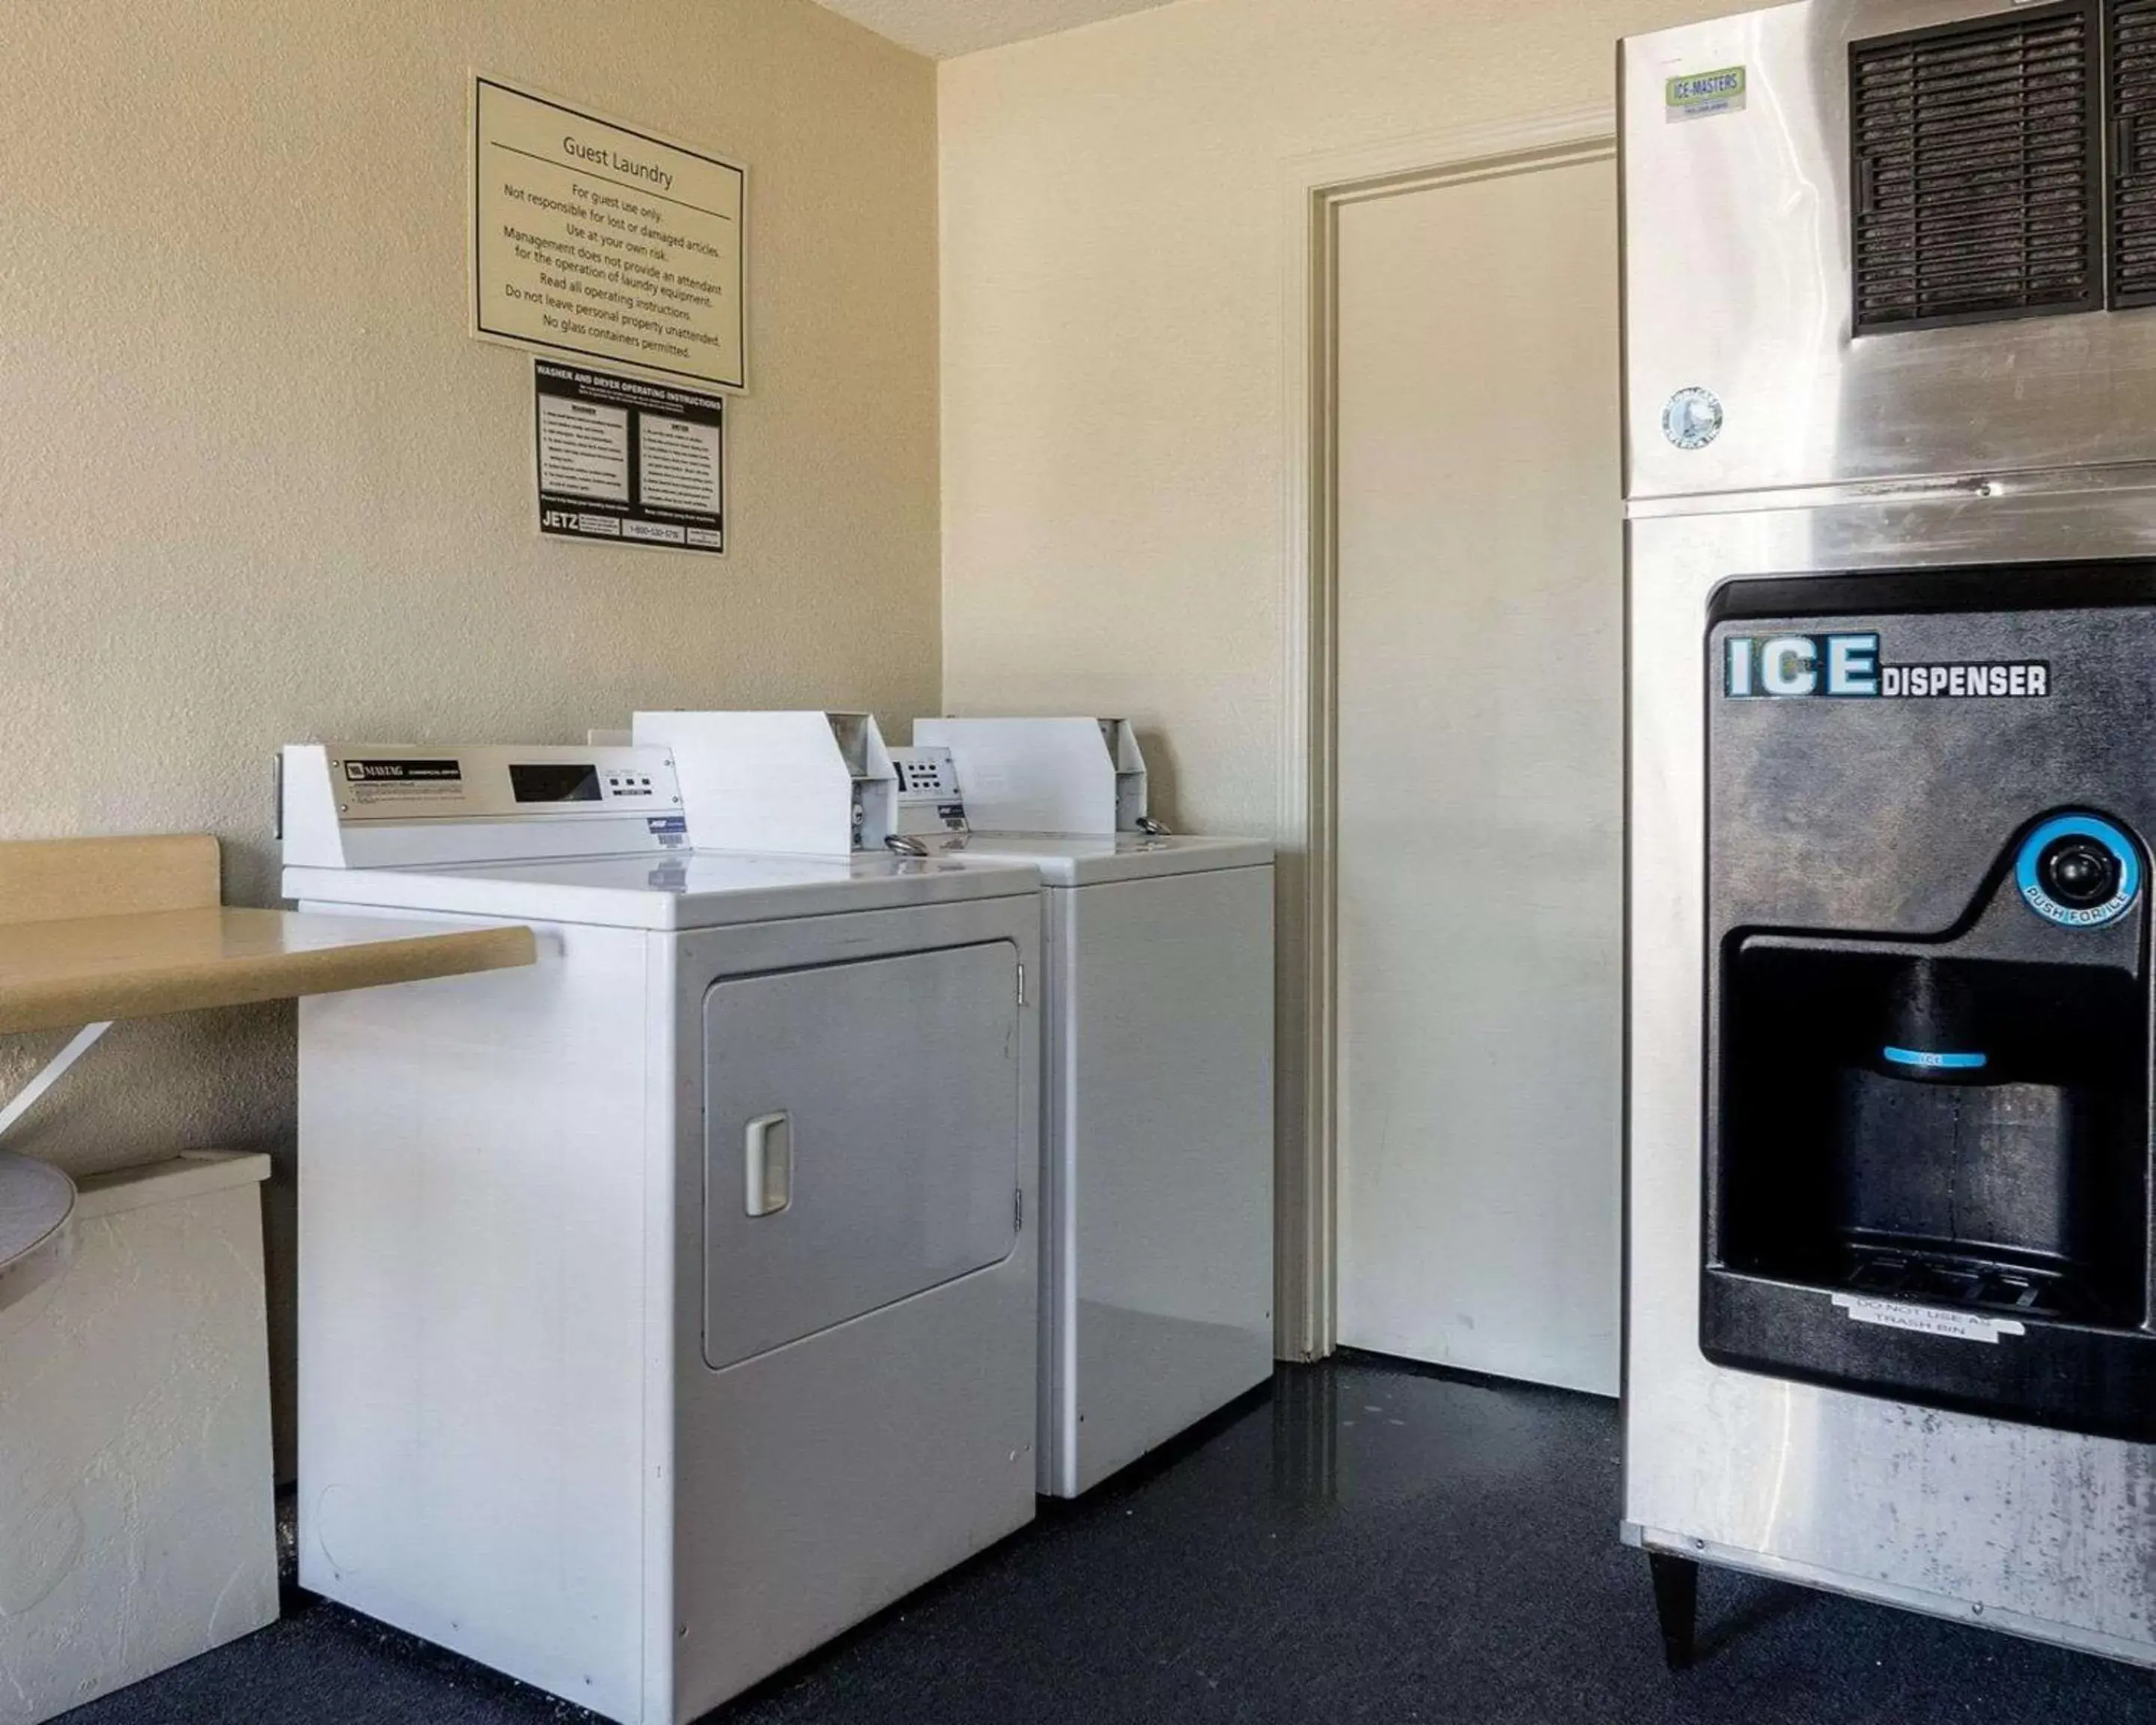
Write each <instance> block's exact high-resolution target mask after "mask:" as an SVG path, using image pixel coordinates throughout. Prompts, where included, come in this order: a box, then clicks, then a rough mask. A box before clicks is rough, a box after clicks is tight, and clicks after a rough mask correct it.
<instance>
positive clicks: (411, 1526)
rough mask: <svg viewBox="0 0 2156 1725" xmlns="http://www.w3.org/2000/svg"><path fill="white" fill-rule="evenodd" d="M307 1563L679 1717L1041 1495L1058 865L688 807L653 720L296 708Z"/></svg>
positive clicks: (321, 1580)
mask: <svg viewBox="0 0 2156 1725" xmlns="http://www.w3.org/2000/svg"><path fill="white" fill-rule="evenodd" d="M282 765H283V795H282V803H283V810H284V838H285V860H286V864H287V867H286V870H285V892H286V894H287V896H290V897H292V898H295V899H297V900H299V901H301V902H302V903H303V904H306V905H309V906H336V908H337V909H338V910H340V911H346V912H351V911H362V912H363V911H367V910H369V909H378V910H379V911H381V912H382V914H385V915H392V914H393V915H395V916H412V915H413V914H415V913H417V914H420V915H429V916H443V917H446V918H453V919H457V920H490V919H503V920H510V921H515V922H525V923H528V924H531V926H533V927H535V928H536V930H537V931H538V932H539V935H540V944H541V958H540V962H539V964H538V966H537V968H536V969H529V970H521V971H509V972H497V973H490V974H487V975H483V976H475V977H468V978H454V979H449V980H445V981H441V982H428V983H412V984H408V985H405V986H403V987H398V988H387V989H381V990H376V991H372V993H367V994H365V995H351V996H323V997H321V998H318V999H311V1000H308V1001H305V1002H303V1003H302V1004H301V1007H300V1170H301V1173H300V1579H301V1581H302V1583H303V1584H305V1586H307V1587H309V1588H311V1589H315V1590H316V1591H317V1592H320V1593H322V1594H327V1595H328V1596H330V1597H331V1598H334V1599H339V1600H341V1601H342V1602H344V1603H346V1604H349V1605H352V1606H353V1607H355V1608H357V1609H360V1610H362V1611H364V1612H367V1613H368V1614H370V1615H373V1616H376V1617H378V1618H381V1619H382V1620H386V1621H388V1622H390V1623H393V1624H395V1625H398V1626H399V1627H401V1628H403V1629H406V1630H410V1631H412V1632H413V1633H416V1634H418V1635H423V1636H425V1637H426V1638H428V1639H429V1640H434V1641H437V1642H439V1643H441V1644H443V1645H446V1646H449V1647H454V1648H455V1649H457V1650H458V1651H460V1652H463V1653H465V1654H467V1655H469V1656H471V1657H474V1658H475V1659H478V1660H480V1661H482V1662H484V1663H485V1664H488V1665H490V1666H494V1667H495V1668H497V1669H499V1670H501V1671H508V1672H510V1673H511V1674H513V1675H515V1676H519V1677H521V1678H523V1679H525V1680H526V1681H529V1682H531V1683H534V1684H536V1685H538V1686H540V1687H542V1688H544V1689H547V1690H548V1691H550V1692H552V1693H554V1694H556V1695H558V1696H562V1697H566V1698H567V1699H570V1700H572V1701H575V1702H579V1703H581V1704H583V1705H584V1706H586V1707H591V1708H593V1709H595V1710H596V1711H598V1712H601V1713H603V1714H605V1715H606V1716H608V1717H611V1718H614V1719H619V1720H624V1721H635V1722H650V1725H676V1722H680V1721H685V1720H687V1719H690V1718H693V1717H696V1716H698V1715H700V1714H701V1713H702V1712H706V1710H707V1709H709V1708H711V1707H713V1706H716V1704H717V1703H719V1702H722V1701H724V1700H725V1699H726V1698H727V1697H730V1696H731V1695H733V1694H735V1693H737V1692H739V1691H740V1690H742V1688H744V1687H746V1686H748V1685H749V1684H751V1683H752V1682H754V1681H757V1679H759V1678H761V1677H762V1676H766V1675H767V1674H768V1673H770V1672H771V1671H775V1670H777V1669H778V1667H780V1666H783V1665H784V1664H786V1663H787V1662H788V1661H791V1660H792V1659H793V1658H795V1657H796V1656H798V1655H800V1654H802V1653H803V1652H805V1651H808V1650H809V1649H810V1648H813V1647H814V1646H815V1645H818V1644H819V1642H822V1641H824V1640H827V1639H828V1638H829V1637H830V1636H831V1635H834V1634H836V1633H838V1632H839V1630H844V1629H845V1628H846V1627H848V1626H849V1625H852V1624H854V1623H856V1622H858V1621H860V1620H862V1619H863V1618H865V1617H866V1616H868V1615H870V1614H871V1613H873V1612H875V1610H877V1609H880V1607H882V1606H884V1605H885V1604H890V1603H891V1601H893V1600H895V1599H898V1598H900V1597H901V1595H903V1594H906V1592H907V1591H909V1590H910V1589H912V1588H914V1587H916V1586H918V1585H919V1584H921V1583H922V1582H925V1581H927V1579H930V1578H931V1577H932V1576H934V1575H936V1574H938V1573H939V1572H941V1571H942V1570H944V1569H946V1568H949V1567H950V1566H952V1564H954V1563H957V1562H959V1561H961V1560H962V1559H963V1558H966V1557H968V1555H970V1554H972V1553H974V1552H977V1551H978V1550H980V1549H981V1548H983V1547H985V1546H987V1545H988V1544H990V1543H993V1541H995V1540H997V1539H998V1538H1001V1537H1003V1536H1004V1535H1005V1534H1007V1533H1009V1532H1012V1531H1013V1530H1014V1529H1015V1528H1017V1527H1019V1526H1021V1525H1022V1524H1024V1522H1026V1521H1027V1520H1029V1518H1030V1517H1031V1515H1032V1513H1033V1504H1034V1495H1033V1487H1034V1455H1033V1444H1034V1419H1035V1412H1036V1398H1035V1353H1036V1335H1037V1332H1036V1300H1035V1284H1036V1276H1037V1260H1036V1252H1035V1247H1034V1241H1035V1240H1036V1238H1037V1232H1036V1229H1037V1223H1036V1218H1035V1208H1036V1206H1035V1201H1034V1193H1035V1180H1036V1170H1037V1165H1038V1154H1039V1148H1038V1106H1039V1104H1038V1093H1037V1074H1036V1059H1037V1056H1036V1045H1037V1039H1038V1024H1037V1009H1036V1007H1035V1005H1034V1002H1033V1000H1032V999H1029V998H1028V996H1029V990H1028V988H1027V984H1026V981H1025V978H1027V977H1028V976H1029V975H1031V976H1037V975H1038V974H1039V956H1038V943H1039V912H1038V877H1037V875H1035V874H1034V871H1033V870H1028V869H1023V868H1017V867H1014V868H1011V869H1008V870H1002V871H981V870H973V869H971V868H967V867H962V866H959V865H955V864H952V863H949V862H943V861H937V860H927V861H925V862H924V861H918V860H904V859H900V858H896V857H891V856H887V855H876V856H864V857H855V858H837V859H829V860H826V859H814V858H803V857H780V856H757V855H715V854H711V853H706V852H701V851H697V850H692V849H688V848H686V847H685V839H684V835H683V834H682V832H681V825H682V820H681V814H680V809H681V804H680V800H679V798H680V792H679V790H678V788H677V787H676V784H675V776H674V771H673V765H672V762H671V760H670V757H669V755H668V753H667V752H666V751H665V750H663V749H643V748H628V747H593V748H578V749H569V748H561V747H530V748H504V747H472V748H426V749H418V748H409V747H366V748H357V747H342V746H330V747H322V746H313V745H311V746H303V747H294V748H290V749H287V750H286V751H285V754H284V758H283V763H282Z"/></svg>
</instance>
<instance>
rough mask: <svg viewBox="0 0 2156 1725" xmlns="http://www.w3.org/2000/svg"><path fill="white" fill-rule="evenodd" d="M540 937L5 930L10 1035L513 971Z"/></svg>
mask: <svg viewBox="0 0 2156 1725" xmlns="http://www.w3.org/2000/svg"><path fill="white" fill-rule="evenodd" d="M536 956H537V948H536V945H535V944H534V942H533V940H532V937H531V930H530V929H528V928H525V927H518V926H510V927H477V928H455V927H449V928H444V927H443V925H441V924H440V923H438V922H418V921H412V922H393V921H389V920H387V919H382V918H377V917H372V916H316V915H312V914H303V913H301V912H299V911H245V910H230V909H224V908H208V907H205V908H203V909H199V910H187V911H141V912H137V913H136V914H134V915H131V916H76V917H68V918H65V919H63V920H59V921H54V922H18V923H15V924H13V925H11V926H6V927H0V1034H8V1033H12V1032H15V1031H20V1030H49V1029H60V1028H62V1027H64V1026H67V1025H73V1024H89V1023H91V1022H93V1021H95V1020H97V1019H136V1018H146V1017H149V1016H151V1015H152V1014H157V1013H167V1012H192V1011H194V1010H196V1009H198V1008H202V1007H208V1006H244V1005H247V1004H250V1003H252V1002H255V1001H260V1000H283V999H290V998H291V997H293V996H295V995H299V994H326V993H335V992H336V991H338V990H340V989H344V988H378V987H380V986H381V985H382V984H383V983H413V982H422V981H424V980H427V979H428V978H434V977H445V976H461V975H463V974H465V973H467V972H470V971H477V970H506V969H511V968H514V967H516V966H517V965H520V964H529V963H531V962H532V961H533V960H534V958H535V957H536Z"/></svg>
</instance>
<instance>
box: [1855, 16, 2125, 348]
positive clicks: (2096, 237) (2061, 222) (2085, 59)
mask: <svg viewBox="0 0 2156 1725" xmlns="http://www.w3.org/2000/svg"><path fill="white" fill-rule="evenodd" d="M2135 9H2136V10H2141V11H2148V12H2151V13H2156V3H2144V4H2142V5H2139V6H2137V7H2136V8H2135ZM2096 37H2097V23H2096V11H2095V6H2094V3H2093V0H2072V3H2070V4H2066V5H2062V6H2046V7H2044V8H2040V9H2036V10H2031V11H2029V12H2025V13H2016V14H2013V15H2010V16H2007V17H2004V18H1999V17H1993V18H1978V19H1974V20H1970V21H1968V22H1965V23H1954V24H1947V25H1942V26H1940V27H1938V28H1933V29H1928V30H1917V31H1912V32H1910V33H1907V34H1906V35H1899V36H1884V37H1879V38H1876V39H1873V40H1871V41H1868V42H1857V43H1853V44H1851V48H1850V80H1851V126H1852V129H1853V134H1854V148H1853V150H1852V151H1851V155H1852V157H1853V160H1854V162H1855V165H1856V199H1855V203H1856V234H1855V236H1854V244H1855V256H1856V331H1857V333H1858V334H1860V335H1862V334H1865V333H1867V332H1871V331H1881V330H1905V329H1917V328H1922V327H1923V326H1927V325H1931V324H1941V323H1963V322H1975V321H1980V320H1986V319H1991V318H2001V317H2026V316H2031V315H2034V314H2036V313H2040V312H2060V311H2092V310H2094V309H2095V308H2096V307H2097V305H2099V304H2100V303H2101V301H2102V288H2101V286H2100V282H2101V279H2102V260H2103V254H2102V239H2101V234H2102V225H2103V203H2102V191H2101V187H2100V184H2099V173H2098V170H2097V156H2098V150H2099V146H2100V142H2101V138H2102V132H2101V131H2100V128H2099V126H2098V121H2097V100H2098V92H2097V88H2096V82H2095V78H2094V63H2095V58H2096ZM2152 215H2156V205H2152ZM2150 234H2151V239H2152V241H2156V221H2152V223H2151V228H2150ZM2152 251H2156V245H2152ZM2151 285H2152V286H2156V258H2152V275H2151Z"/></svg>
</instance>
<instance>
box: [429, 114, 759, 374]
mask: <svg viewBox="0 0 2156 1725" xmlns="http://www.w3.org/2000/svg"><path fill="white" fill-rule="evenodd" d="M471 167H472V243H471V289H472V333H473V334H474V335H475V336H480V337H482V338H484V339H486V340H489V341H509V342H514V343H515V344H516V345H517V346H519V347H529V348H536V349H540V350H543V351H545V352H551V353H556V354H564V355H569V356H572V357H576V358H580V359H594V360H602V361H605V362H609V363H612V364H616V365H628V366H633V367H636V368H637V369H638V370H639V371H644V372H654V373H657V374H660V375H663V376H665V377H675V378H680V379H683V380H686V381H688V382H695V383H699V384H706V385H711V386H715V387H716V388H721V389H735V390H738V389H746V388H747V387H748V367H747V309H746V306H745V305H744V303H743V299H742V275H743V259H744V257H745V255H746V252H747V246H746V243H745V239H744V235H743V234H742V226H743V222H744V219H745V218H746V216H747V208H748V197H747V193H748V171H747V169H746V168H745V167H742V165H741V164H740V163H738V162H729V161H727V160H726V158H725V157H721V156H717V155H714V154H713V153H712V152H711V151H708V150H703V149H698V148H694V147H692V146H689V145H686V144H683V143H679V142H676V141H673V140H671V139H669V138H665V137H662V136H660V135H659V134H658V133H656V132H654V131H649V130H648V129H646V128H644V127H640V126H630V125H628V124H626V123H624V121H618V120H611V119H607V118H604V117H603V116H598V115H595V114H593V113H591V112H589V111H588V110H585V109H583V108H580V107H577V106H575V105H571V104H569V103H567V102H563V101H561V100H557V99H555V98H554V97H552V96H546V95H539V94H538V93H536V91H532V90H524V89H521V88H519V87H518V86H516V85H511V84H506V83H504V82H503V81H501V80H499V79H495V78H487V77H479V76H475V78H474V80H473V83H472V162H471Z"/></svg>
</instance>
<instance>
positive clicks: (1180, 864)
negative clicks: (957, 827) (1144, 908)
mask: <svg viewBox="0 0 2156 1725" xmlns="http://www.w3.org/2000/svg"><path fill="white" fill-rule="evenodd" d="M928 843H929V844H930V845H931V846H932V849H933V850H934V853H935V855H937V857H938V858H945V857H957V858H962V859H963V860H965V862H966V865H968V867H975V866H979V867H988V866H991V865H1000V864H1004V863H1024V864H1026V865H1028V866H1029V867H1031V868H1033V869H1035V870H1039V878H1040V879H1042V880H1045V881H1046V882H1047V883H1048V884H1049V885H1050V886H1095V885H1096V884H1098V883H1100V882H1101V881H1106V880H1149V879H1152V878H1153V877H1154V876H1157V875H1195V874H1200V873H1203V872H1204V871H1205V870H1210V869H1251V868H1260V867H1264V866H1266V865H1270V863H1271V861H1272V860H1273V847H1272V845H1271V844H1270V841H1268V840H1266V839H1204V838H1185V837H1183V836H1182V835H1181V834H1165V835H1163V836H1161V837H1158V838H1154V837H1152V836H1150V835H1148V834H1144V833H1116V834H1106V833H1103V834H1100V835H1098V836H1097V837H1096V836H1094V835H1091V834H1083V833H1071V834H1063V833H973V834H966V835H964V836H962V837H960V836H957V835H954V836H952V837H951V838H949V839H930V840H929V841H928Z"/></svg>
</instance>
